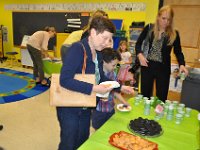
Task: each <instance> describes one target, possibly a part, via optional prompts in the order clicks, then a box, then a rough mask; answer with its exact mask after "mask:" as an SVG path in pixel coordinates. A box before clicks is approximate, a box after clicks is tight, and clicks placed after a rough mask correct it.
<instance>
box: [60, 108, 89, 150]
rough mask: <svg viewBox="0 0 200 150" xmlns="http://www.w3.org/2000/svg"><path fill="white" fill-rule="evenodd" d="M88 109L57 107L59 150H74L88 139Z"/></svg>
mask: <svg viewBox="0 0 200 150" xmlns="http://www.w3.org/2000/svg"><path fill="white" fill-rule="evenodd" d="M90 115H91V110H90V109H86V110H85V109H83V108H69V107H68V108H67V107H57V117H58V121H59V123H60V144H59V148H58V149H59V150H76V149H78V147H79V146H80V145H81V144H83V143H84V142H85V141H86V140H87V139H88V137H89V132H90V131H89V129H90Z"/></svg>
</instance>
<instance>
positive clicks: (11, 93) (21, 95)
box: [0, 68, 49, 104]
mask: <svg viewBox="0 0 200 150" xmlns="http://www.w3.org/2000/svg"><path fill="white" fill-rule="evenodd" d="M48 88H49V87H46V86H42V85H40V84H38V85H36V84H35V81H34V80H33V74H30V73H26V72H19V71H16V70H10V69H5V68H0V104H3V103H10V102H15V101H20V100H24V99H27V98H30V97H33V96H35V95H38V94H41V93H42V92H44V91H46V90H47V89H48Z"/></svg>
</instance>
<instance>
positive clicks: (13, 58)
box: [6, 51, 19, 68]
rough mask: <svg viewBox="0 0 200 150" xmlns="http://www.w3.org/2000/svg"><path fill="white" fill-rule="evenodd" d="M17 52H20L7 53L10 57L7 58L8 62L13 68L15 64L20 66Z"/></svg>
mask: <svg viewBox="0 0 200 150" xmlns="http://www.w3.org/2000/svg"><path fill="white" fill-rule="evenodd" d="M17 54H18V52H16V51H10V52H6V55H7V57H8V58H7V60H6V63H7V64H8V65H10V67H11V68H12V67H13V65H17V66H19V62H18V60H17V58H16V55H17Z"/></svg>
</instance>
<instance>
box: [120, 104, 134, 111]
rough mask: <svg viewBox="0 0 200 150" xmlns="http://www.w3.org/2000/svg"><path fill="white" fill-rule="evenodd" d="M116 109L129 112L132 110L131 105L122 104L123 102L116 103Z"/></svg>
mask: <svg viewBox="0 0 200 150" xmlns="http://www.w3.org/2000/svg"><path fill="white" fill-rule="evenodd" d="M117 110H118V111H121V112H129V111H131V110H132V107H131V106H127V105H124V104H118V105H117Z"/></svg>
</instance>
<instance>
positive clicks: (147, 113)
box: [144, 100, 151, 115]
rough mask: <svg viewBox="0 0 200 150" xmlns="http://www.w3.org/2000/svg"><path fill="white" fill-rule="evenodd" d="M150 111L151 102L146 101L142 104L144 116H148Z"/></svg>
mask: <svg viewBox="0 0 200 150" xmlns="http://www.w3.org/2000/svg"><path fill="white" fill-rule="evenodd" d="M150 110H151V101H150V100H146V101H145V104H144V115H149V114H150Z"/></svg>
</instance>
